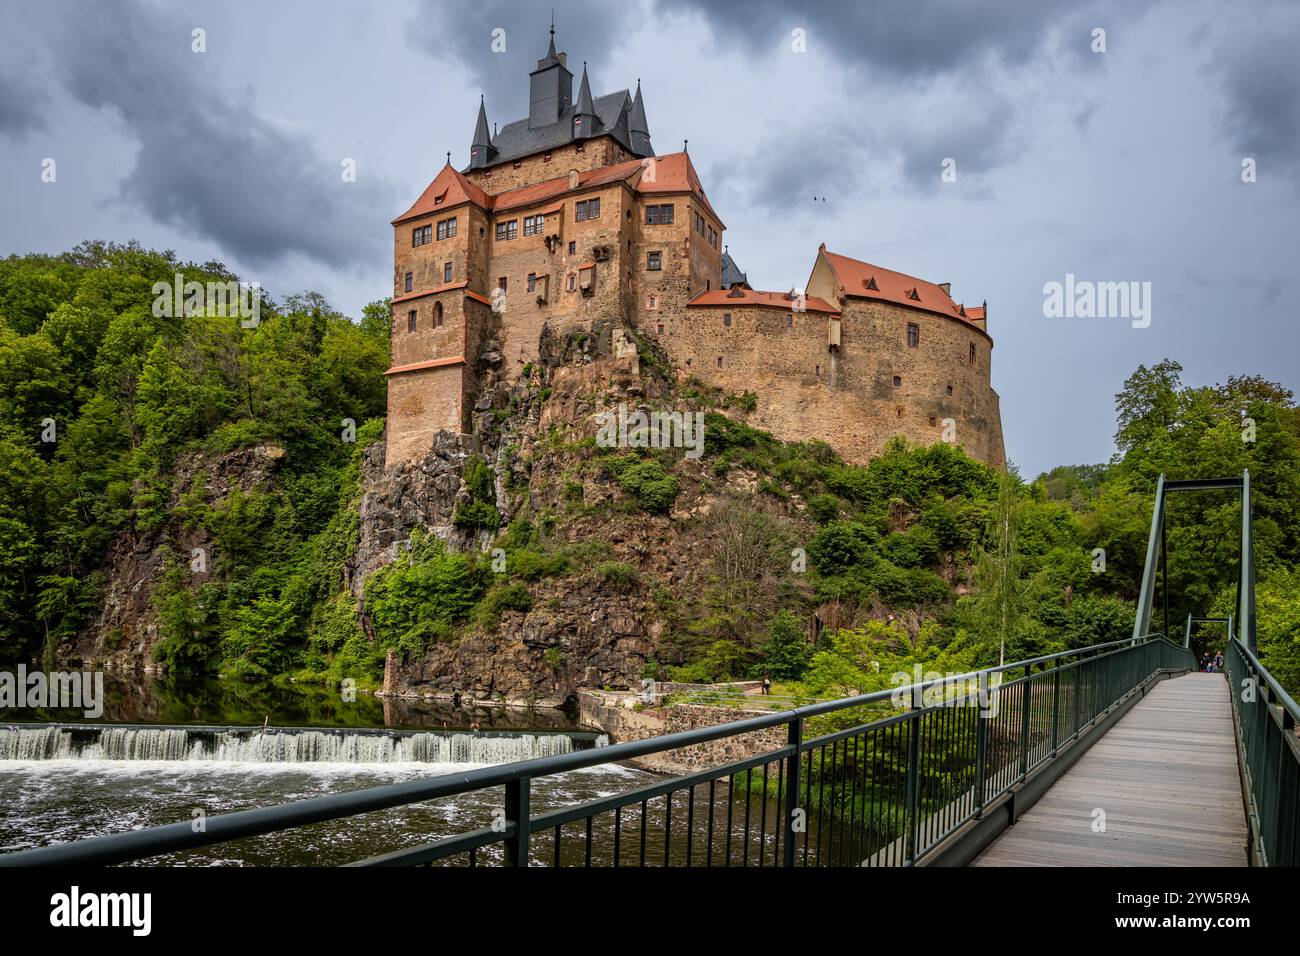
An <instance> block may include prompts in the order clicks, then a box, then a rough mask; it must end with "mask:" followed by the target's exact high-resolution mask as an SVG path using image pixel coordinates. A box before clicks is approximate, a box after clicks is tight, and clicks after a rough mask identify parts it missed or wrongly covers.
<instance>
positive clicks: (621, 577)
mask: <svg viewBox="0 0 1300 956" xmlns="http://www.w3.org/2000/svg"><path fill="white" fill-rule="evenodd" d="M595 573H596V578H597V580H599V581H600V582H601V583H602V584H607V585H609V586H610V587H612V588H615V589H616V590H619V591H626V590H627V589H628V588H630V587H632V585H634V584H636V583H637V581H638V580H640V577H641V576H640V573H639V572H638V571H637V569H636V568H635V567H633V566H632V565H630V564H627V563H626V562H623V561H606V562H604V563H602V564H598V565H596V572H595Z"/></svg>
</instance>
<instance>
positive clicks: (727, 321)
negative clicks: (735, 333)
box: [722, 312, 731, 328]
mask: <svg viewBox="0 0 1300 956" xmlns="http://www.w3.org/2000/svg"><path fill="white" fill-rule="evenodd" d="M722 324H723V325H724V326H726V327H727V328H731V313H730V312H723V313H722Z"/></svg>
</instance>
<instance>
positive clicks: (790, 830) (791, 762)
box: [781, 717, 811, 866]
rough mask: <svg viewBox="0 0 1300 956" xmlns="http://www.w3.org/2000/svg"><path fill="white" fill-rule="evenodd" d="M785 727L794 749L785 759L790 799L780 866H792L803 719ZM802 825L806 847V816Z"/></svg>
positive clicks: (786, 810) (787, 804)
mask: <svg viewBox="0 0 1300 956" xmlns="http://www.w3.org/2000/svg"><path fill="white" fill-rule="evenodd" d="M786 727H787V736H786V740H787V742H788V743H789V744H790V746H791V747H793V748H794V753H792V754H791V755H790V756H789V757H788V758H786V771H785V779H786V781H787V784H786V786H787V788H788V789H789V793H790V799H789V800H787V801H786V808H785V847H784V848H783V850H782V857H781V865H782V866H794V839H795V832H796V831H795V827H794V823H795V811H797V810H798V809H800V807H799V769H800V767H799V765H800V763H801V762H802V757H803V753H802V751H803V718H802V717H796V718H795V719H794V720H792V721H790V723H789V724H787V725H786ZM810 759H811V758H810ZM803 825H804V841H805V845H806V844H807V839H808V837H807V834H808V830H807V827H808V819H807V817H806V816H805V818H804V820H803ZM805 859H806V858H805Z"/></svg>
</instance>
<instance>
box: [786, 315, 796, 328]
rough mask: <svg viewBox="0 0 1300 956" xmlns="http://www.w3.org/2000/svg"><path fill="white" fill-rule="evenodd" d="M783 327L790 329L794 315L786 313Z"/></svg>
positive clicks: (792, 325)
mask: <svg viewBox="0 0 1300 956" xmlns="http://www.w3.org/2000/svg"><path fill="white" fill-rule="evenodd" d="M785 327H786V328H787V329H792V328H794V316H793V315H787V316H786V317H785Z"/></svg>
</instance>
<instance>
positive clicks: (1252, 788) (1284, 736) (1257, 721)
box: [1223, 637, 1300, 866]
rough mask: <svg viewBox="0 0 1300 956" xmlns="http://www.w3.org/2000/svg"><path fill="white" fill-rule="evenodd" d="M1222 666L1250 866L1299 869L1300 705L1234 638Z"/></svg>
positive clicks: (1250, 652) (1244, 646)
mask: <svg viewBox="0 0 1300 956" xmlns="http://www.w3.org/2000/svg"><path fill="white" fill-rule="evenodd" d="M1223 663H1224V667H1225V669H1226V670H1227V673H1228V685H1229V688H1230V690H1231V693H1232V706H1233V710H1234V712H1235V715H1236V720H1235V721H1234V723H1235V724H1236V730H1237V736H1238V746H1239V747H1240V749H1241V764H1242V768H1241V769H1242V777H1243V790H1244V791H1245V793H1246V796H1247V812H1246V816H1247V823H1248V825H1249V827H1250V844H1251V855H1252V857H1253V862H1254V863H1256V864H1258V865H1262V866H1300V740H1298V739H1297V738H1296V722H1297V721H1298V720H1300V706H1298V705H1297V704H1296V702H1295V701H1294V700H1292V698H1291V696H1290V695H1289V694H1288V693H1287V692H1286V691H1285V690H1284V689H1283V688H1282V686H1281V685H1280V684H1279V683H1278V682H1277V681H1276V680H1275V679H1274V678H1273V675H1272V674H1270V673H1269V672H1268V670H1267V669H1266V668H1265V667H1264V665H1263V664H1261V663H1260V662H1259V659H1258V658H1257V657H1256V656H1255V654H1254V653H1253V652H1252V651H1251V650H1250V648H1248V647H1247V646H1246V645H1245V644H1243V643H1242V642H1241V640H1240V639H1238V638H1235V637H1234V638H1232V639H1231V640H1229V641H1228V648H1227V652H1226V653H1225V654H1224V661H1223Z"/></svg>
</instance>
